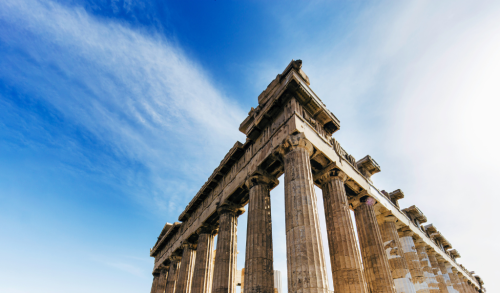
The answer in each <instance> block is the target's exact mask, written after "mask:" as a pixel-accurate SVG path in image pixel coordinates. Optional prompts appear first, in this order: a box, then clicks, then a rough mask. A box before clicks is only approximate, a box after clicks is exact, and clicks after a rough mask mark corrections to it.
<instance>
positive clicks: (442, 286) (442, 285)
mask: <svg viewBox="0 0 500 293" xmlns="http://www.w3.org/2000/svg"><path fill="white" fill-rule="evenodd" d="M417 249H418V252H419V256H421V255H423V253H426V255H427V257H428V259H429V262H430V263H431V266H432V272H433V273H434V276H435V277H436V281H437V282H438V287H439V291H440V292H441V293H450V292H448V286H447V285H446V280H445V278H444V276H443V273H442V272H441V269H440V267H439V263H438V261H437V258H436V256H435V252H434V251H433V250H432V249H429V250H427V247H425V246H417ZM426 251H427V252H426ZM421 263H423V262H421Z"/></svg>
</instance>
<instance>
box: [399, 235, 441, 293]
mask: <svg viewBox="0 0 500 293" xmlns="http://www.w3.org/2000/svg"><path fill="white" fill-rule="evenodd" d="M412 235H413V232H405V233H403V236H402V237H400V238H399V240H400V241H401V246H402V247H403V252H404V255H405V258H406V262H407V263H408V267H409V268H410V272H411V274H412V280H413V284H414V285H415V289H416V290H417V292H418V293H419V292H425V291H420V290H422V289H427V292H430V293H439V286H438V282H437V281H436V278H435V276H434V273H433V272H432V268H431V265H430V262H429V258H428V256H427V253H426V252H425V246H423V245H420V247H421V249H420V251H419V249H418V248H417V247H416V246H418V245H416V244H415V242H414V240H413V237H412Z"/></svg>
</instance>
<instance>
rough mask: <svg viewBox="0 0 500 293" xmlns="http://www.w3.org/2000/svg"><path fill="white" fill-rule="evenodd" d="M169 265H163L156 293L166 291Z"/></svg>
mask: <svg viewBox="0 0 500 293" xmlns="http://www.w3.org/2000/svg"><path fill="white" fill-rule="evenodd" d="M167 275H168V267H163V268H162V269H161V270H160V274H159V275H158V280H157V282H156V286H155V291H154V293H164V292H165V287H166V285H167Z"/></svg>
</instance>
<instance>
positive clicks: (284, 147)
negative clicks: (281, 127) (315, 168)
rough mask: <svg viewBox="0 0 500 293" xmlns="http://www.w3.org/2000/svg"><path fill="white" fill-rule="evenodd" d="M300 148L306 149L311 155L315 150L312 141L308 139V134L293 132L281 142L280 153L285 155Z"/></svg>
mask: <svg viewBox="0 0 500 293" xmlns="http://www.w3.org/2000/svg"><path fill="white" fill-rule="evenodd" d="M299 148H301V149H304V150H306V151H307V153H308V154H309V156H311V155H312V154H313V152H314V147H313V145H312V143H311V142H309V141H308V140H307V139H306V136H305V135H304V133H302V132H300V133H297V134H291V135H289V136H288V137H287V138H285V139H284V140H283V143H282V144H281V148H280V149H279V153H280V154H281V155H282V156H283V155H286V154H288V153H289V152H292V151H294V150H296V149H299Z"/></svg>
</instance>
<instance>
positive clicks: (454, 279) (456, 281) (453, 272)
mask: <svg viewBox="0 0 500 293" xmlns="http://www.w3.org/2000/svg"><path fill="white" fill-rule="evenodd" d="M446 269H447V270H448V274H449V275H450V278H451V283H452V285H453V288H455V290H457V291H458V292H460V293H466V292H465V291H464V287H463V286H462V281H461V280H460V278H459V277H458V275H457V272H458V270H457V269H456V268H455V267H453V266H452V265H451V264H450V263H448V262H447V263H446Z"/></svg>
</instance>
